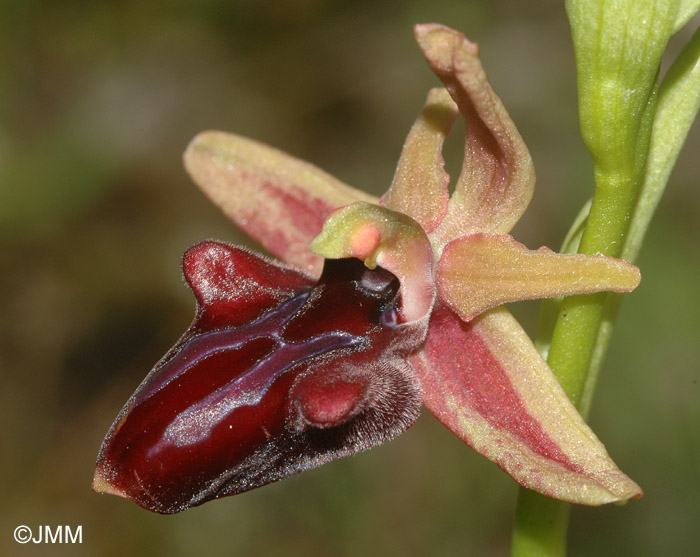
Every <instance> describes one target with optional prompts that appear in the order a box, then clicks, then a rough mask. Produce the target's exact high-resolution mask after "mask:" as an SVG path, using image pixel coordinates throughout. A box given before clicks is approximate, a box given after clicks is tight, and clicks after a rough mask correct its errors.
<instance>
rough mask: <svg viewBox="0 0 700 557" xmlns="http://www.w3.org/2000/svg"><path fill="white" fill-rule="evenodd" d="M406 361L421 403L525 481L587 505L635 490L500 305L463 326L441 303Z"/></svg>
mask: <svg viewBox="0 0 700 557" xmlns="http://www.w3.org/2000/svg"><path fill="white" fill-rule="evenodd" d="M455 346H459V347H460V350H454V347H455ZM411 363H412V365H413V367H414V368H415V369H416V371H417V373H418V376H419V379H420V381H421V384H422V387H423V393H424V397H423V402H424V404H425V406H426V407H427V408H428V409H429V410H430V411H431V412H432V413H433V414H434V415H435V416H436V417H437V418H438V419H439V420H440V421H441V422H442V423H443V424H445V425H446V426H447V427H448V428H449V429H450V430H451V431H452V432H453V433H455V434H456V435H457V436H458V437H459V438H460V439H462V440H463V441H465V442H466V443H467V444H469V445H470V446H471V447H473V448H474V449H475V450H477V451H478V452H480V453H481V454H482V455H484V456H485V457H486V458H489V459H490V460H493V461H494V462H495V463H496V464H498V465H499V466H500V467H501V468H502V469H503V470H504V471H506V472H507V473H508V474H510V475H511V476H512V477H513V478H514V479H515V480H516V481H517V482H518V483H519V484H521V485H523V486H524V487H527V488H529V489H533V490H535V491H538V492H540V493H543V494H544V495H547V496H549V497H554V498H556V499H561V500H563V501H569V502H572V503H582V504H586V505H601V504H604V503H610V502H614V501H625V500H627V499H630V498H638V497H641V495H642V492H641V490H640V488H639V486H637V484H635V483H634V482H633V481H632V480H630V479H629V478H628V477H627V476H625V475H624V474H623V473H622V472H621V471H620V470H619V469H618V468H617V467H616V465H615V464H614V462H613V461H612V460H611V459H610V457H609V456H608V454H607V452H606V451H605V447H604V446H603V444H602V443H601V442H600V441H599V440H598V439H597V438H596V436H595V435H594V433H593V432H592V431H591V430H590V428H589V427H588V425H586V423H585V422H584V421H583V418H581V416H580V415H579V413H578V412H577V411H576V408H575V407H574V406H573V405H572V404H571V402H570V401H569V399H568V398H567V397H566V394H565V393H564V391H563V390H562V389H561V387H560V386H559V384H558V383H557V380H556V378H555V377H554V375H553V374H552V372H551V370H550V369H549V367H548V366H547V364H546V363H545V362H544V360H543V359H542V358H541V357H540V355H539V353H538V352H537V350H536V349H535V347H534V346H533V344H532V342H531V341H530V339H529V338H528V336H527V335H526V334H525V332H524V331H523V330H522V329H521V327H520V325H518V323H517V321H516V320H515V319H514V318H513V317H512V316H511V314H510V313H509V312H508V311H507V310H506V309H504V308H499V309H495V310H492V311H490V312H488V313H486V314H483V315H481V316H479V317H478V318H477V319H475V320H474V321H472V322H470V323H465V322H463V321H462V320H460V319H459V317H458V316H457V315H456V314H455V313H453V312H452V311H450V310H449V309H448V308H447V307H445V306H443V305H442V304H440V303H439V302H438V304H437V305H436V307H435V309H434V310H433V314H432V318H431V323H430V329H429V332H428V336H427V339H426V341H425V345H424V348H423V350H421V351H420V352H418V353H417V354H415V355H414V356H412V358H411Z"/></svg>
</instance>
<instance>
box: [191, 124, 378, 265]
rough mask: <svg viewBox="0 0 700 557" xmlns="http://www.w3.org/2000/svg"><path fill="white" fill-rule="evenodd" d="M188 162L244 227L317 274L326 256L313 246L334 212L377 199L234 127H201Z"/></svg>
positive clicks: (204, 187)
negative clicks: (232, 129) (315, 251)
mask: <svg viewBox="0 0 700 557" xmlns="http://www.w3.org/2000/svg"><path fill="white" fill-rule="evenodd" d="M184 163H185V168H186V169H187V172H188V173H189V174H190V176H191V177H192V179H193V180H194V181H195V182H196V183H197V185H198V186H199V187H200V188H201V189H202V191H204V193H205V194H207V196H208V197H209V198H210V199H211V200H212V201H213V202H214V203H215V204H216V205H217V206H219V208H221V210H223V212H224V213H225V214H226V215H227V216H228V217H229V218H231V220H233V222H234V223H236V225H237V226H238V227H239V228H241V229H242V230H243V231H245V233H246V234H248V235H249V236H251V237H252V238H254V239H255V240H257V241H258V242H260V243H261V244H262V245H263V246H265V248H266V249H267V250H268V251H269V252H270V253H272V254H273V255H275V256H277V257H279V258H280V259H283V260H284V261H286V262H287V263H293V264H295V265H298V266H300V267H303V268H304V269H305V270H306V271H307V272H309V273H310V274H312V275H318V274H320V272H321V266H322V265H321V263H322V262H321V258H320V257H318V256H316V255H314V254H313V253H311V252H310V251H309V249H308V246H309V244H310V243H311V240H313V239H314V237H315V236H316V235H317V234H318V233H319V232H320V231H321V227H322V226H323V221H324V220H325V219H326V217H327V216H328V214H329V213H330V212H331V211H332V210H333V209H336V208H338V207H342V206H343V205H347V204H349V203H354V202H356V201H367V202H370V203H376V201H377V199H376V198H375V197H373V196H371V195H369V194H367V193H364V192H362V191H360V190H356V189H354V188H352V187H350V186H348V185H346V184H344V183H342V182H341V181H339V180H337V179H335V178H334V177H333V176H331V175H330V174H327V173H326V172H324V171H323V170H321V169H319V168H317V167H316V166H314V165H312V164H310V163H308V162H304V161H302V160H299V159H297V158H294V157H292V156H290V155H287V154H286V153H283V152H282V151H279V150H277V149H274V148H272V147H269V146H267V145H264V144H262V143H258V142H257V141H253V140H251V139H247V138H244V137H240V136H237V135H234V134H230V133H224V132H217V131H207V132H202V133H200V134H199V135H197V136H196V137H195V138H194V139H193V140H192V142H191V143H190V145H189V146H188V147H187V150H186V151H185V155H184Z"/></svg>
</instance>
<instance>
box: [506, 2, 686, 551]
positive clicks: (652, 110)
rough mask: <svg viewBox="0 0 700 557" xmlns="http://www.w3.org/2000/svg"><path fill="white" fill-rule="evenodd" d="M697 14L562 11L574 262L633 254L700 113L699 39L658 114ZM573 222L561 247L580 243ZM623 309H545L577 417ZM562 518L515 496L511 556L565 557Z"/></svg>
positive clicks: (580, 7)
mask: <svg viewBox="0 0 700 557" xmlns="http://www.w3.org/2000/svg"><path fill="white" fill-rule="evenodd" d="M699 6H700V2H698V1H697V0H687V1H680V2H679V1H675V2H673V1H664V0H659V1H656V2H655V1H652V0H639V1H637V2H636V3H634V2H631V1H627V0H599V1H597V2H596V1H591V0H569V1H567V12H568V15H569V19H570V22H571V26H572V34H573V38H574V46H575V50H576V62H577V67H578V70H579V97H580V120H581V131H582V135H583V137H584V140H585V141H586V145H587V146H588V148H589V150H590V152H591V154H592V156H593V160H594V171H595V181H596V190H595V193H594V196H593V202H592V206H591V209H590V213H589V215H588V218H587V222H586V226H585V229H584V231H583V234H582V235H581V236H580V246H579V251H580V252H581V253H587V254H595V253H605V254H607V255H613V256H617V257H623V258H626V259H628V260H630V261H632V260H634V259H635V258H636V256H637V254H638V252H639V249H640V246H641V243H642V239H643V237H644V234H645V233H646V230H647V228H648V226H649V223H650V220H651V216H652V214H653V212H654V210H655V208H656V206H657V205H658V202H659V200H660V197H661V194H662V193H663V190H664V188H665V186H666V183H667V181H668V178H669V175H670V173H671V170H672V168H673V165H674V164H675V161H676V159H677V157H678V154H679V152H680V149H681V147H682V145H683V143H684V142H685V138H686V135H687V133H688V130H689V128H690V125H691V124H692V122H693V120H694V119H695V115H696V113H697V110H698V105H700V31H698V32H696V34H695V35H694V36H693V39H692V40H691V41H690V43H689V44H688V45H687V46H686V48H685V49H684V51H683V52H682V53H681V55H680V56H679V58H678V59H677V60H676V62H675V63H674V65H673V66H672V67H671V69H670V70H669V72H668V74H667V75H666V77H665V79H664V81H663V83H662V85H661V87H660V88H659V94H658V107H657V95H656V91H657V86H656V83H657V72H658V67H659V61H660V57H661V54H662V53H663V51H664V49H665V46H666V43H667V41H668V38H669V37H670V36H671V34H672V33H674V32H675V31H677V30H678V29H679V28H680V27H681V26H682V25H683V24H684V23H685V22H686V21H687V20H688V19H689V18H690V17H691V16H692V15H693V14H694V13H695V12H696V11H697V10H698V7H699ZM649 22H651V25H650V24H649ZM635 93H636V95H635ZM580 221H581V219H580V218H579V219H577V223H575V227H574V228H576V230H573V229H572V233H570V237H569V239H568V240H567V242H572V241H575V240H572V239H571V238H572V237H573V238H575V237H578V231H579V230H580ZM566 247H567V249H569V248H570V247H571V246H568V245H567V246H566ZM621 301H622V296H621V295H619V294H596V295H593V296H575V297H570V298H566V299H564V300H563V301H559V302H556V301H555V302H548V304H547V305H546V306H545V307H544V311H543V314H542V320H541V323H540V331H539V333H540V334H541V336H540V338H538V342H537V344H538V348H539V349H540V350H541V351H542V352H543V353H546V354H548V357H547V361H548V363H549V365H550V367H551V368H552V370H553V371H554V373H555V375H556V376H557V378H558V379H559V381H560V383H561V384H562V387H563V388H564V390H565V391H566V393H567V394H568V396H569V397H570V398H571V400H572V401H573V402H574V404H576V406H577V407H578V408H579V410H580V411H581V413H582V415H583V416H584V417H586V416H587V415H588V413H589V411H590V407H591V401H592V398H593V392H594V390H595V385H596V382H597V378H598V374H599V371H600V368H601V365H602V362H603V359H604V356H605V352H606V350H607V346H608V343H609V340H610V336H611V334H612V330H613V326H614V323H615V318H616V317H617V314H618V312H619V308H620V304H621ZM557 307H558V309H559V311H558V315H557V311H556V309H557ZM555 315H557V317H556V318H555V317H554V316H555ZM568 516H569V505H568V504H565V503H562V502H559V501H555V500H551V499H547V498H545V497H543V496H541V495H539V494H536V493H533V492H528V491H527V490H524V489H521V490H520V493H519V495H518V504H517V508H516V519H515V526H514V532H513V542H512V555H513V556H516V557H523V556H531V555H533V556H534V555H538V556H540V555H541V556H562V555H565V554H566V529H567V526H568Z"/></svg>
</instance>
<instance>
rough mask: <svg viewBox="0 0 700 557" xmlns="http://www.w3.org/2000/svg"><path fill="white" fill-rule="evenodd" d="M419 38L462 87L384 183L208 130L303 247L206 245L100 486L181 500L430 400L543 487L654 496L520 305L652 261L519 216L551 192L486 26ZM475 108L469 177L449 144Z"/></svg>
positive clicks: (228, 196) (239, 206)
mask: <svg viewBox="0 0 700 557" xmlns="http://www.w3.org/2000/svg"><path fill="white" fill-rule="evenodd" d="M416 37H417V40H418V43H419V46H420V47H421V50H422V51H423V54H424V55H425V57H426V59H427V60H428V63H429V64H430V66H431V68H432V69H433V71H434V72H435V73H436V74H437V76H438V77H439V78H440V79H441V80H442V82H443V84H444V86H445V88H444V89H433V90H432V91H430V93H429V95H428V99H427V102H426V106H425V108H424V110H423V112H422V114H421V115H420V117H419V118H418V120H417V121H416V123H415V124H414V126H413V128H412V129H411V131H410V133H409V135H408V138H407V140H406V143H405V145H404V149H403V152H402V155H401V158H400V160H399V164H398V167H397V170H396V174H395V176H394V180H393V182H392V184H391V187H390V188H389V190H388V192H387V193H386V194H385V195H384V196H383V197H382V198H381V199H375V198H373V197H372V196H369V195H368V194H366V193H363V192H361V191H360V190H355V189H353V188H351V187H349V186H347V185H345V184H342V183H341V182H339V181H338V180H336V179H334V178H333V177H331V176H329V175H328V174H326V173H325V172H323V171H321V170H319V169H318V168H316V167H314V166H312V165H310V164H308V163H305V162H303V161H299V160H297V159H294V158H292V157H290V156H288V155H285V154H283V153H281V152H279V151H277V150H275V149H273V148H271V147H267V146H264V145H261V144H259V143H257V142H254V141H252V140H249V139H245V138H242V137H238V136H235V135H232V134H226V133H222V132H205V133H203V134H200V135H199V136H198V137H197V138H195V139H194V140H193V142H192V144H191V145H190V147H189V148H188V150H187V153H186V154H185V164H186V167H187V169H188V171H189V173H190V174H191V175H192V177H193V179H194V180H195V181H196V182H197V183H198V184H199V185H200V187H202V189H203V190H204V191H205V192H206V193H207V194H208V195H209V196H210V197H211V199H212V200H213V201H214V202H215V203H217V204H218V205H219V206H220V207H221V208H222V209H223V210H224V211H225V212H226V213H227V214H228V215H229V216H230V217H231V218H232V219H233V221H234V222H235V223H236V224H237V225H238V226H240V227H241V228H242V229H244V230H245V231H246V232H247V233H248V234H250V235H251V236H252V237H253V238H255V239H256V240H258V241H259V242H261V243H262V244H263V245H264V246H265V247H266V248H267V249H268V250H269V251H270V252H271V253H272V254H274V255H275V256H277V257H279V258H280V259H282V260H284V261H285V263H286V265H283V264H280V263H277V262H274V261H271V260H268V259H266V258H264V257H262V256H258V255H255V254H253V253H251V252H249V251H248V250H245V249H242V248H237V247H234V246H228V245H225V244H221V243H218V242H211V241H209V242H203V243H201V244H198V245H197V246H194V247H193V248H191V249H190V250H189V251H188V252H187V253H186V254H185V257H184V262H183V266H184V273H185V279H186V280H187V282H188V284H189V286H190V287H191V289H192V290H193V292H194V294H195V297H196V299H197V308H198V309H197V314H196V316H195V319H194V322H193V323H192V325H191V326H190V328H189V329H188V331H187V332H186V333H185V334H184V335H183V337H182V338H181V339H180V341H179V342H178V343H177V344H176V345H175V346H174V347H173V348H172V349H171V350H170V352H169V353H168V354H166V356H165V357H164V358H163V359H162V360H161V361H160V362H159V363H158V364H157V365H156V366H155V368H154V369H153V370H152V371H151V373H150V374H149V375H148V376H147V377H146V379H145V380H144V382H143V383H142V384H141V385H140V386H139V388H138V389H137V390H136V392H135V393H134V395H133V397H132V398H131V399H130V400H129V402H127V404H126V406H125V407H124V409H123V410H122V412H121V414H120V415H119V416H118V417H117V420H116V421H115V423H114V425H113V426H112V428H111V430H110V432H109V433H108V435H107V437H106V439H105V441H104V443H103V445H102V448H101V450H100V454H99V457H98V463H97V470H96V473H95V481H94V487H95V489H97V490H98V491H103V492H108V493H114V494H117V495H121V496H124V497H127V498H130V499H132V500H134V501H135V502H136V503H138V504H139V505H141V506H143V507H145V508H147V509H150V510H153V511H157V512H164V513H171V512H177V511H180V510H182V509H185V508H188V507H191V506H193V505H198V504H201V503H203V502H205V501H208V500H210V499H213V498H217V497H222V496H226V495H232V494H235V493H239V492H242V491H246V490H248V489H252V488H255V487H258V486H260V485H264V484H266V483H269V482H272V481H275V480H278V479H281V478H284V477H286V476H289V475H291V474H294V473H297V472H300V471H303V470H306V469H309V468H312V467H315V466H318V465H320V464H323V463H325V462H327V461H329V460H331V459H333V458H337V457H340V456H346V455H349V454H353V453H356V452H358V451H361V450H364V449H367V448H369V447H371V446H374V445H377V444H380V443H383V442H384V441H386V440H388V439H390V438H392V437H394V436H396V435H398V434H400V433H401V432H403V431H404V430H405V429H406V428H408V427H409V426H410V425H411V424H412V423H413V422H414V421H415V419H416V418H417V416H418V413H419V409H420V405H421V403H423V404H424V405H425V406H426V407H427V408H428V409H429V410H430V411H431V412H432V413H433V414H434V415H435V416H436V417H437V418H438V419H439V420H440V421H441V422H442V423H444V424H445V425H446V426H447V427H448V428H449V429H451V430H452V431H453V432H454V433H455V434H456V435H457V436H458V437H459V438H461V439H462V440H464V441H465V442H466V443H468V444H469V445H470V446H472V447H473V448H474V449H476V450H477V451H479V452H480V453H481V454H483V455H484V456H486V457H487V458H490V459H491V460H493V461H495V462H496V463H497V464H498V465H499V466H501V468H503V469H504V470H505V471H506V472H508V473H509V474H510V475H511V476H512V477H513V478H514V479H515V480H516V481H518V482H519V483H520V484H522V485H524V486H526V487H528V488H530V489H534V490H537V491H540V492H541V493H544V494H546V495H549V496H551V497H556V498H559V499H562V500H566V501H572V502H577V503H584V504H590V505H598V504H603V503H607V502H611V501H621V500H626V499H629V498H632V497H638V496H640V495H641V491H640V489H639V487H638V486H637V485H636V484H635V483H634V482H633V481H632V480H630V479H629V478H628V477H627V476H625V475H624V474H623V473H622V472H621V471H620V470H619V469H618V468H617V467H616V466H615V464H614V463H613V462H612V460H611V459H610V457H609V456H608V454H607V452H606V451H605V448H604V446H603V445H602V444H601V443H600V441H599V440H598V439H597V438H596V437H595V435H594V434H593V432H592V431H591V430H590V429H589V427H588V426H587V425H586V423H585V422H584V421H583V419H582V418H581V416H580V415H579V414H578V412H577V411H576V409H575V408H574V406H573V405H572V404H571V403H570V402H569V400H568V399H567V397H566V395H565V393H564V392H563V390H562V389H561V388H560V386H559V384H558V383H557V381H556V379H555V377H554V376H553V374H552V372H551V370H550V369H549V368H548V366H547V364H546V363H545V362H544V360H543V359H542V357H541V356H540V355H539V353H538V352H537V350H536V349H535V347H534V346H533V344H532V342H531V341H530V339H529V338H528V336H527V335H526V333H525V332H524V331H523V330H522V328H521V327H520V325H519V324H518V323H517V321H516V320H515V319H514V318H513V317H512V316H511V314H510V313H509V312H508V311H507V310H506V309H505V308H504V307H502V304H504V303H506V302H512V301H517V300H524V299H533V298H542V297H554V296H563V295H571V294H583V293H591V292H597V291H601V290H614V291H629V290H632V289H633V288H634V287H635V286H636V285H637V283H638V282H639V272H638V270H637V269H636V267H633V266H632V265H629V264H627V263H625V262H624V261H620V260H615V259H611V258H608V257H603V256H596V257H588V256H583V255H561V254H557V253H554V252H552V251H551V250H549V249H546V248H540V249H539V250H534V251H533V250H528V249H527V248H526V247H525V246H523V245H522V244H520V243H518V242H516V241H515V240H514V239H513V238H512V237H510V236H508V235H507V233H508V232H509V231H510V229H511V228H512V227H513V225H514V224H515V223H516V222H517V221H518V220H519V218H520V217H521V215H522V213H523V212H524V210H525V208H526V207H527V205H528V203H529V201H530V199H531V197H532V193H533V188H534V170H533V167H532V162H531V159H530V155H529V153H528V151H527V149H526V147H525V145H524V143H523V141H522V139H521V138H520V135H519V134H518V132H517V130H516V129H515V126H514V125H513V123H512V121H511V120H510V118H509V116H508V114H507V113H506V111H505V109H504V108H503V106H502V104H501V102H500V100H499V99H498V97H497V96H496V95H495V93H494V92H493V90H492V89H491V87H490V85H489V84H488V81H487V79H486V75H485V73H484V71H483V68H482V67H481V64H480V62H479V59H478V52H477V47H476V45H474V44H472V43H470V42H469V41H467V40H466V39H465V38H464V37H463V36H462V35H461V34H459V33H457V32H456V31H453V30H451V29H449V28H447V27H444V26H440V25H434V24H430V25H420V26H417V27H416ZM457 114H461V116H462V118H463V119H464V122H465V125H466V129H467V140H466V145H465V157H464V163H463V167H462V171H461V173H460V175H459V177H458V178H457V180H456V183H455V188H454V192H453V193H452V195H450V194H449V190H448V184H449V180H450V178H449V176H448V175H447V174H446V173H445V171H444V170H443V161H442V155H441V149H442V144H443V141H444V138H445V136H446V135H447V133H448V131H449V129H450V126H451V124H452V122H453V120H454V118H455V117H456V116H457ZM288 265H291V266H288Z"/></svg>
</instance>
